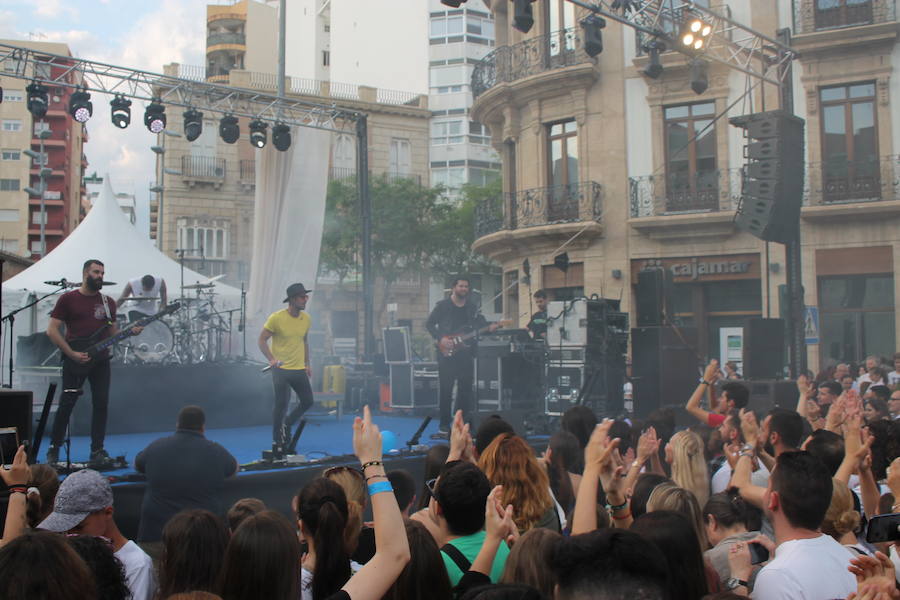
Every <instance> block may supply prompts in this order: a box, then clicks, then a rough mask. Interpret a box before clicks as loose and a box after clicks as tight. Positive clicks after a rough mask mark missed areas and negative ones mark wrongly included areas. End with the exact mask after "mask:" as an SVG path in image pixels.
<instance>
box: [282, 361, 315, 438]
mask: <svg viewBox="0 0 900 600" xmlns="http://www.w3.org/2000/svg"><path fill="white" fill-rule="evenodd" d="M272 385H273V386H274V387H275V406H274V409H273V410H272V441H274V442H277V443H279V444H284V443H286V442H289V441H290V440H286V439H284V425H285V424H287V426H288V427H290V426H291V425H293V424H294V423H295V422H296V421H297V419H299V418H300V417H301V415H303V413H305V412H306V410H307V409H308V408H309V407H310V406H312V405H313V391H312V386H311V385H310V384H309V376H308V375H307V374H306V369H278V368H275V369H272ZM291 390H294V393H295V394H297V399H298V400H300V404H299V406H297V407H296V408H294V410H292V411H291V414H289V415H288V417H287V421H285V418H284V414H285V413H286V412H287V406H288V401H289V400H290V399H291Z"/></svg>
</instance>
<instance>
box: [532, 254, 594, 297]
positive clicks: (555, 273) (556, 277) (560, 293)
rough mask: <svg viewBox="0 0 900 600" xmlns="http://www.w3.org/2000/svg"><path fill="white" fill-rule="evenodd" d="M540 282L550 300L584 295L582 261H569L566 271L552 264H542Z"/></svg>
mask: <svg viewBox="0 0 900 600" xmlns="http://www.w3.org/2000/svg"><path fill="white" fill-rule="evenodd" d="M541 284H542V287H543V289H544V290H545V291H546V292H547V294H548V295H549V297H550V298H549V299H550V300H551V301H552V300H574V299H575V298H581V297H582V296H584V263H580V262H572V263H569V268H568V270H566V271H562V270H560V269H558V268H557V267H555V266H553V265H543V266H542V267H541Z"/></svg>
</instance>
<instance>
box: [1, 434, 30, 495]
mask: <svg viewBox="0 0 900 600" xmlns="http://www.w3.org/2000/svg"><path fill="white" fill-rule="evenodd" d="M0 478H3V483H5V484H6V485H7V487H9V486H12V485H28V480H29V479H30V478H31V469H29V468H28V454H27V453H26V452H25V444H22V445H21V446H19V449H18V450H16V455H15V456H14V457H13V461H12V465H11V466H10V468H9V469H6V468H3V467H0Z"/></svg>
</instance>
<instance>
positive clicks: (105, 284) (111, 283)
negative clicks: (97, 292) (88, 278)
mask: <svg viewBox="0 0 900 600" xmlns="http://www.w3.org/2000/svg"><path fill="white" fill-rule="evenodd" d="M103 285H104V286H107V285H119V284H117V283H116V282H115V281H104V282H103Z"/></svg>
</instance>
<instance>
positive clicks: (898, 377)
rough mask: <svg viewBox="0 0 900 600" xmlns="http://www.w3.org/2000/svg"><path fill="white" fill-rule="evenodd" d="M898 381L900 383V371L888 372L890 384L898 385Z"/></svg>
mask: <svg viewBox="0 0 900 600" xmlns="http://www.w3.org/2000/svg"><path fill="white" fill-rule="evenodd" d="M898 383H900V371H891V372H890V373H888V385H897V384H898Z"/></svg>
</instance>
